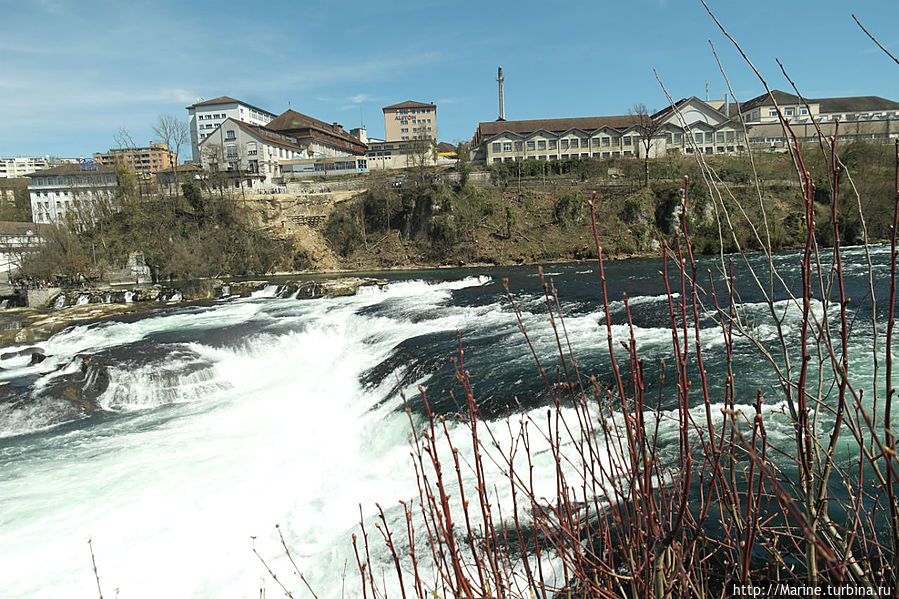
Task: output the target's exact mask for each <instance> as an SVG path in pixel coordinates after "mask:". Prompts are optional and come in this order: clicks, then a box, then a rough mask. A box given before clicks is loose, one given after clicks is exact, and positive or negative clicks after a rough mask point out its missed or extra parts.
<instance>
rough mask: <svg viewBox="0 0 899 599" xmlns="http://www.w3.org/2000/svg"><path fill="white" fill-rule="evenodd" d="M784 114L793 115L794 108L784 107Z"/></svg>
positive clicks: (794, 112)
mask: <svg viewBox="0 0 899 599" xmlns="http://www.w3.org/2000/svg"><path fill="white" fill-rule="evenodd" d="M784 114H785V115H786V116H793V115H794V114H796V109H795V108H785V109H784Z"/></svg>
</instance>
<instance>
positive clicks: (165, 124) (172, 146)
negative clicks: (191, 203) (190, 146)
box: [153, 114, 190, 194]
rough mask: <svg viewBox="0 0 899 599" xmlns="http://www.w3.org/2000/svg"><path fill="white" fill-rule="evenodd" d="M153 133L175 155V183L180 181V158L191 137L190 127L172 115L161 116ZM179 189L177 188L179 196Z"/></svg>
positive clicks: (154, 126)
mask: <svg viewBox="0 0 899 599" xmlns="http://www.w3.org/2000/svg"><path fill="white" fill-rule="evenodd" d="M153 133H155V134H156V139H157V140H158V141H159V142H160V143H162V144H164V145H165V146H166V148H168V150H169V151H170V152H172V153H173V154H174V155H175V164H174V165H173V167H172V169H173V171H174V174H175V181H177V180H178V156H179V155H180V153H181V146H183V145H184V144H186V143H187V140H188V138H189V137H190V127H189V126H188V124H187V121H183V120H181V119H179V118H178V117H176V116H174V115H171V114H160V115H159V117H157V119H156V123H155V124H154V125H153ZM177 189H178V187H177V185H176V186H175V190H176V191H175V193H176V194H177V193H178V191H177Z"/></svg>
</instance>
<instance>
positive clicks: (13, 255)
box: [0, 221, 41, 279]
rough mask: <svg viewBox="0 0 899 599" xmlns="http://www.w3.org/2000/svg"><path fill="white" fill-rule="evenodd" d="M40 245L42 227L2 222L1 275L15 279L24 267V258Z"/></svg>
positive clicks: (0, 231)
mask: <svg viewBox="0 0 899 599" xmlns="http://www.w3.org/2000/svg"><path fill="white" fill-rule="evenodd" d="M40 244H41V237H40V225H36V224H35V223H20V222H11V221H0V275H2V274H6V278H7V279H9V278H12V277H15V275H16V272H17V271H18V270H19V269H20V268H21V267H22V257H23V256H24V255H25V254H28V253H30V252H32V251H34V250H36V249H37V248H38V247H39V246H40Z"/></svg>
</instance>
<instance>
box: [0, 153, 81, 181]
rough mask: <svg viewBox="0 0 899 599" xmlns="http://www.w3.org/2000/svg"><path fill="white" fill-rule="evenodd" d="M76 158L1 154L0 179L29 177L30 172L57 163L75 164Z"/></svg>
mask: <svg viewBox="0 0 899 599" xmlns="http://www.w3.org/2000/svg"><path fill="white" fill-rule="evenodd" d="M75 162H76V160H75V159H74V158H55V157H53V156H0V179H15V178H19V177H27V176H28V175H29V174H30V173H33V172H36V171H41V170H44V169H48V168H50V167H51V166H55V165H57V164H73V163H75Z"/></svg>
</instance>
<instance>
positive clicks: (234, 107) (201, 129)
mask: <svg viewBox="0 0 899 599" xmlns="http://www.w3.org/2000/svg"><path fill="white" fill-rule="evenodd" d="M187 114H188V118H189V123H190V147H191V150H192V152H193V161H194V162H196V163H199V162H200V160H201V158H202V157H201V156H200V143H201V142H202V141H203V140H204V139H206V138H207V137H209V136H210V135H212V133H213V132H214V131H215V129H216V127H218V126H219V125H221V124H222V123H223V122H225V119H228V118H231V119H235V120H238V121H243V122H244V123H249V124H251V125H267V124H268V123H270V122H271V121H272V120H273V119H274V118H275V117H276V116H277V115H274V114H272V113H271V112H268V111H267V110H263V109H261V108H257V107H255V106H253V105H251V104H247V103H246V102H241V101H240V100H235V99H234V98H230V97H228V96H222V97H220V98H214V99H212V100H202V99H201V100H197V102H196V103H195V104H192V105H190V106H188V107H187Z"/></svg>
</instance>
